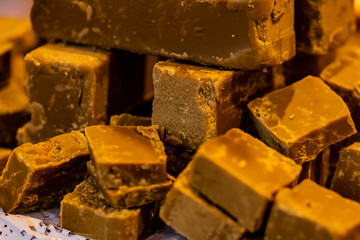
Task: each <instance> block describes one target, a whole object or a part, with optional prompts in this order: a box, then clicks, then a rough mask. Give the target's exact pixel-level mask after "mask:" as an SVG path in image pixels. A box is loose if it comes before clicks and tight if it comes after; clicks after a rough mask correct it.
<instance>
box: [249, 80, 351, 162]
mask: <svg viewBox="0 0 360 240" xmlns="http://www.w3.org/2000/svg"><path fill="white" fill-rule="evenodd" d="M248 107H249V109H250V111H251V114H252V117H253V119H254V122H255V126H256V128H257V130H258V132H259V134H260V136H261V138H262V139H263V140H264V141H265V142H266V143H267V144H269V145H270V146H271V147H273V148H275V149H277V150H279V151H280V152H282V153H283V154H284V155H286V156H288V157H290V158H292V159H294V160H295V161H296V162H298V163H302V162H305V161H310V160H313V159H315V157H316V156H317V155H318V153H320V152H321V151H322V150H323V149H325V148H326V147H328V146H330V145H331V144H334V143H336V142H339V141H341V140H343V139H345V138H347V137H349V136H351V135H352V134H354V133H356V129H355V126H354V122H353V120H352V118H351V115H350V111H349V109H348V107H347V106H346V104H345V102H344V101H343V100H342V98H341V97H340V96H338V95H337V94H336V93H335V92H334V91H332V90H331V89H330V87H328V86H327V85H326V84H325V83H324V82H323V81H322V80H321V79H319V78H316V77H312V76H308V77H306V78H304V79H302V80H300V81H298V82H296V83H294V84H292V85H289V86H287V87H285V88H282V89H280V90H277V91H274V92H272V93H270V94H267V95H265V96H264V97H263V98H257V99H255V100H253V101H251V102H250V103H249V104H248Z"/></svg>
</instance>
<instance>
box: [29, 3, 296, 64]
mask: <svg viewBox="0 0 360 240" xmlns="http://www.w3.org/2000/svg"><path fill="white" fill-rule="evenodd" d="M114 9H116V11H114ZM64 13H66V14H64ZM31 20H32V23H33V26H34V29H35V31H36V32H37V33H38V34H39V36H41V37H44V38H47V39H61V40H63V41H68V42H76V43H82V44H87V45H98V46H101V47H105V48H115V49H122V50H127V51H131V52H139V53H147V54H152V55H162V56H165V57H171V58H178V59H183V60H190V61H193V62H199V63H206V64H210V65H217V66H223V67H226V68H235V69H248V70H249V69H261V68H263V67H264V66H272V65H276V64H279V63H282V62H284V61H286V60H288V59H290V58H291V57H293V56H294V55H295V32H294V27H293V26H294V1H293V0H289V1H281V2H279V1H262V0H255V1H252V2H251V3H248V2H244V1H232V0H224V1H212V0H205V1H197V0H189V1H182V0H168V1H166V2H161V4H159V3H158V2H154V1H150V2H149V1H147V0H141V1H126V0H121V1H109V2H103V1H100V2H99V1H95V0H84V1H81V2H78V1H73V2H71V3H69V2H63V1H52V0H36V1H34V5H33V7H32V11H31Z"/></svg>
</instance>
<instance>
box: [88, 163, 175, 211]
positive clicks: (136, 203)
mask: <svg viewBox="0 0 360 240" xmlns="http://www.w3.org/2000/svg"><path fill="white" fill-rule="evenodd" d="M87 169H88V173H89V174H90V176H91V178H92V179H93V181H94V182H95V184H96V186H97V187H98V189H99V191H100V192H101V193H102V194H103V195H104V197H105V199H106V201H107V203H108V204H109V205H110V206H112V207H114V208H131V207H140V206H143V205H146V204H149V203H153V202H157V201H161V200H163V199H164V198H165V195H166V193H167V192H168V191H169V189H170V188H171V186H172V184H173V181H174V180H175V179H174V178H173V177H171V176H170V175H169V177H168V179H167V181H165V182H163V183H155V184H150V185H147V186H132V187H129V186H126V185H123V186H119V187H118V188H111V189H107V188H104V187H103V186H102V185H101V182H99V179H98V178H97V174H96V170H95V167H94V164H93V163H92V162H91V161H89V162H87Z"/></svg>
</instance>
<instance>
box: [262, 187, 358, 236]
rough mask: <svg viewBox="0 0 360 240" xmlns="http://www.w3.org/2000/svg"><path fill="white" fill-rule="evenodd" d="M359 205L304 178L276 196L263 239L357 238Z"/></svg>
mask: <svg viewBox="0 0 360 240" xmlns="http://www.w3.org/2000/svg"><path fill="white" fill-rule="evenodd" d="M359 237H360V205H359V203H357V202H355V201H352V200H350V199H346V198H343V197H341V196H340V195H339V194H337V193H335V192H333V191H331V190H329V189H326V188H324V187H322V186H319V185H318V184H316V183H315V182H313V181H311V180H304V181H303V182H301V183H300V184H299V185H297V186H295V187H294V188H293V189H288V188H285V189H283V190H281V191H280V192H279V193H278V194H277V195H276V197H275V203H274V205H273V207H272V209H271V212H270V217H269V220H268V223H267V225H266V230H265V239H268V240H279V239H283V240H285V239H297V240H308V239H314V240H320V239H334V240H335V239H336V240H340V239H344V240H345V239H359Z"/></svg>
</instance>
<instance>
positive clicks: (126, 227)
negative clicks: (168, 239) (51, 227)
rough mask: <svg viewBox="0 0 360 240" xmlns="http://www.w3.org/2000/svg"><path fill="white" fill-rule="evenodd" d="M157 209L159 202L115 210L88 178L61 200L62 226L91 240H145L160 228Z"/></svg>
mask: <svg viewBox="0 0 360 240" xmlns="http://www.w3.org/2000/svg"><path fill="white" fill-rule="evenodd" d="M158 210H159V204H158V203H155V204H150V205H147V206H144V207H142V208H132V209H121V210H119V209H115V208H112V207H111V206H109V205H108V204H107V202H106V200H105V198H104V196H103V195H102V194H101V193H100V192H99V190H98V189H97V188H96V185H95V184H94V183H93V182H92V180H91V179H90V178H88V179H86V180H85V181H83V182H81V183H80V184H79V185H77V186H76V188H75V190H74V191H73V192H71V193H69V194H67V195H65V197H64V199H63V200H62V201H61V207H60V224H61V227H63V228H66V229H69V230H71V231H72V232H74V233H77V234H81V235H84V236H86V237H88V238H91V239H99V240H137V239H145V237H146V236H147V235H149V233H151V232H152V231H154V230H155V229H156V228H158V227H159V226H161V224H160V223H159V222H158V220H157V219H158V218H157V217H156V216H157V213H158Z"/></svg>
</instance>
